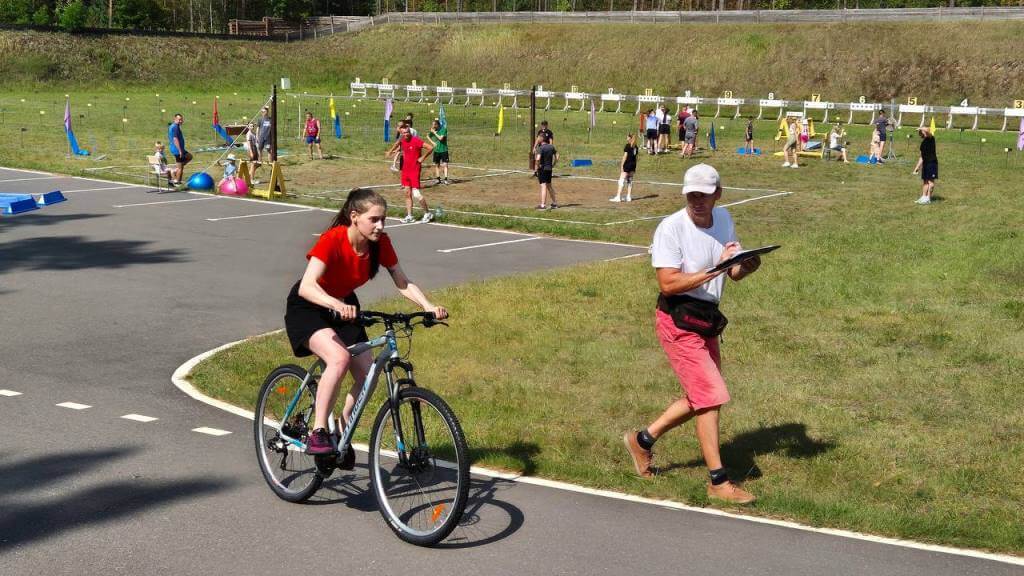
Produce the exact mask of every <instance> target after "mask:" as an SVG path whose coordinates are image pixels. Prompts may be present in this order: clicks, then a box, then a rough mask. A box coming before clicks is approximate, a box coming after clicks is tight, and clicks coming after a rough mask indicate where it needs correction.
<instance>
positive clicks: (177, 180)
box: [167, 114, 192, 184]
mask: <svg viewBox="0 0 1024 576" xmlns="http://www.w3.org/2000/svg"><path fill="white" fill-rule="evenodd" d="M184 123H185V117H184V116H182V115H181V114H175V115H174V122H171V125H170V126H168V127H167V143H168V144H169V145H170V148H171V155H172V156H174V184H181V177H182V174H184V172H185V165H187V164H188V163H189V162H191V161H192V153H191V152H189V151H188V150H187V149H186V148H185V134H183V133H182V131H181V125H182V124H184Z"/></svg>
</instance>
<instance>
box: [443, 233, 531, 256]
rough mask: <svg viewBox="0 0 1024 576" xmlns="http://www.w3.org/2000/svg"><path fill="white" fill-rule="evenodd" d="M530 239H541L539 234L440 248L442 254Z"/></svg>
mask: <svg viewBox="0 0 1024 576" xmlns="http://www.w3.org/2000/svg"><path fill="white" fill-rule="evenodd" d="M530 240H540V237H539V236H531V237H529V238H517V239H515V240H504V241H502V242H489V243H487V244H475V245H473V246H462V247H461V248H448V249H445V250H438V252H440V253H441V254H450V253H452V252H461V251H462V250H473V249H474V248H487V247H488V246H500V245H502V244H515V243H517V242H529V241H530Z"/></svg>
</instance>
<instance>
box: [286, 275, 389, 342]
mask: <svg viewBox="0 0 1024 576" xmlns="http://www.w3.org/2000/svg"><path fill="white" fill-rule="evenodd" d="M342 300H343V301H344V302H345V304H348V305H350V306H355V307H356V310H358V309H359V298H357V297H356V293H355V292H353V293H351V294H349V295H348V296H346V297H345V298H343V299H342ZM324 328H333V329H334V332H335V334H337V335H338V338H339V339H340V340H341V341H342V342H343V343H344V344H345V346H352V345H353V344H358V343H360V342H367V341H369V337H367V335H366V328H364V327H362V326H360V325H359V324H356V323H355V322H348V321H345V320H336V319H334V318H333V317H332V314H331V310H330V308H325V307H323V306H320V305H319V304H314V303H312V302H310V301H309V300H306V299H305V298H303V297H302V296H299V283H298V282H296V283H295V285H294V286H292V290H291V292H289V293H288V303H287V306H286V307H285V313H284V330H285V332H286V333H287V334H288V342H289V343H290V344H291V345H292V353H293V354H295V356H297V357H299V358H302V357H304V356H310V355H311V354H313V352H312V351H311V350H310V349H309V339H310V338H311V337H312V336H313V334H315V333H316V332H317V331H318V330H322V329H324Z"/></svg>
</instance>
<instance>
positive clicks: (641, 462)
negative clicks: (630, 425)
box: [622, 431, 654, 478]
mask: <svg viewBox="0 0 1024 576" xmlns="http://www.w3.org/2000/svg"><path fill="white" fill-rule="evenodd" d="M622 441H623V442H624V443H625V444H626V451H627V452H629V456H630V457H631V458H633V467H634V468H636V473H637V474H639V475H640V476H642V477H643V478H651V477H653V476H654V473H653V472H651V458H653V457H654V455H653V454H652V453H651V451H650V450H644V449H643V447H641V446H640V443H639V442H637V441H636V432H633V431H627V432H626V433H625V434H624V435H623V436H622Z"/></svg>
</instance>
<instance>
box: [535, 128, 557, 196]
mask: <svg viewBox="0 0 1024 576" xmlns="http://www.w3.org/2000/svg"><path fill="white" fill-rule="evenodd" d="M541 138H542V142H541V145H540V146H538V147H537V155H536V157H535V158H534V160H536V166H537V180H538V181H539V182H540V204H538V205H537V209H538V210H551V209H553V208H558V204H556V203H555V188H554V187H553V186H552V185H551V179H552V178H553V177H554V171H555V165H556V164H558V150H556V149H555V146H554V144H552V143H551V139H550V138H549V137H548V136H542V137H541ZM549 196H550V200H551V201H550V203H549V202H548V197H549Z"/></svg>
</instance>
